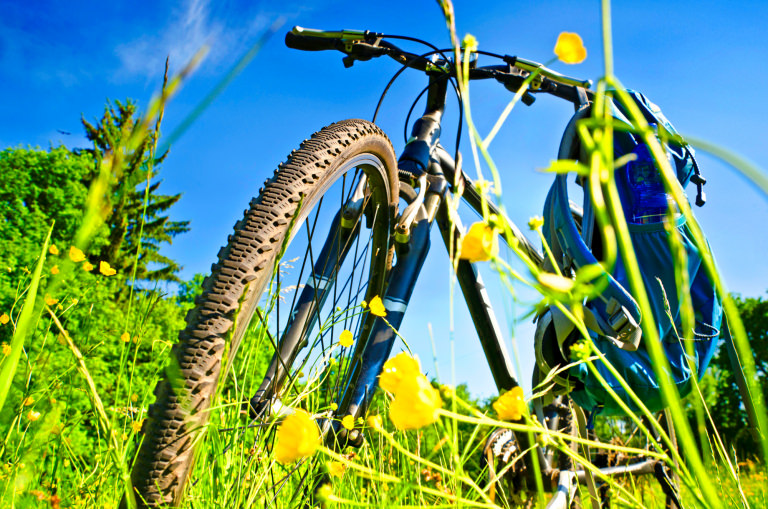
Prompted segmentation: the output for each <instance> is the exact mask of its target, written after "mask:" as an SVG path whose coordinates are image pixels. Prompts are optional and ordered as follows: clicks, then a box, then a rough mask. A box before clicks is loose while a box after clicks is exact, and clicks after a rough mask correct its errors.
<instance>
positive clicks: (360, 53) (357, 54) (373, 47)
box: [341, 37, 389, 69]
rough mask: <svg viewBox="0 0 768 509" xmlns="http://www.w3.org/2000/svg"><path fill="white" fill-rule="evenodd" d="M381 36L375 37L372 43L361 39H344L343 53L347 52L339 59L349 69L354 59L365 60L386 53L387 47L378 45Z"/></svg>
mask: <svg viewBox="0 0 768 509" xmlns="http://www.w3.org/2000/svg"><path fill="white" fill-rule="evenodd" d="M380 42H381V37H377V38H376V39H375V40H374V41H373V42H372V43H369V42H363V41H345V42H344V50H343V51H344V53H346V54H347V56H345V57H344V58H342V59H341V61H342V63H343V64H344V67H346V68H347V69H349V68H350V67H352V65H353V64H354V63H355V61H356V60H359V61H361V62H365V61H367V60H370V59H372V58H376V57H380V56H382V55H386V54H387V53H388V52H389V49H388V48H386V47H384V46H379V43H380Z"/></svg>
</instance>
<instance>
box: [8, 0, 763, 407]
mask: <svg viewBox="0 0 768 509" xmlns="http://www.w3.org/2000/svg"><path fill="white" fill-rule="evenodd" d="M767 10H768V9H766V5H765V4H764V3H762V2H738V3H735V2H728V3H723V2H706V1H704V2H702V1H696V2H693V1H685V2H664V1H647V2H626V1H625V2H616V3H615V5H614V6H613V36H614V55H615V62H616V64H615V70H616V74H617V75H618V76H619V78H620V79H621V80H622V81H623V83H624V84H625V85H626V86H628V87H630V88H634V89H637V90H641V91H642V92H644V93H645V94H646V95H647V96H648V97H650V98H651V99H652V100H653V101H654V102H656V103H658V104H659V105H661V106H662V108H663V109H664V112H665V113H666V115H667V116H668V117H669V118H670V119H671V120H672V122H673V123H674V124H675V126H676V127H677V128H678V130H679V131H680V132H681V133H683V134H684V135H690V136H695V137H697V138H702V139H706V140H708V141H711V142H715V143H718V144H719V145H721V146H723V147H726V148H729V149H731V150H733V151H734V152H736V153H738V154H740V155H741V156H743V157H745V158H747V159H748V160H750V161H752V162H754V163H755V164H756V165H758V166H759V167H761V168H766V167H768V144H767V143H766V142H765V133H766V132H768V129H767V127H768V126H766V119H768V101H767V100H766V98H765V94H764V87H765V83H766V82H768V69H767V68H766V66H767V65H768V64H767V63H768V34H766V32H765V31H764V30H763V28H762V27H761V25H760V24H759V23H758V22H757V21H758V20H764V19H766V15H767V14H768V12H766V11H767ZM0 12H3V16H2V18H0V97H2V100H0V118H3V119H4V122H2V124H1V125H0V148H4V147H8V146H19V145H22V146H26V145H32V146H40V147H42V148H47V147H49V146H51V145H52V146H56V145H59V144H65V145H67V146H68V147H72V148H74V147H84V146H86V145H87V142H86V140H85V138H84V136H83V129H82V127H81V125H80V117H81V115H83V116H85V117H86V118H87V119H89V120H93V119H95V118H98V117H100V115H101V113H102V111H103V108H104V104H105V100H106V99H108V98H109V99H125V98H127V97H131V98H133V99H135V100H137V101H138V103H139V106H140V107H141V108H143V107H146V105H147V104H148V102H149V99H150V97H151V96H152V94H153V93H154V92H156V91H157V89H158V87H159V85H160V82H161V79H162V71H163V62H164V61H165V57H166V55H170V57H171V66H172V68H174V69H178V68H180V67H181V66H182V65H183V64H184V63H185V62H186V60H187V59H188V58H189V57H190V56H191V55H192V54H193V53H194V52H195V51H196V50H197V48H199V47H200V46H201V45H203V44H206V43H207V44H209V45H210V46H211V52H210V54H209V55H208V58H207V59H206V60H205V61H204V63H203V64H202V66H201V67H200V68H199V70H198V72H197V73H196V74H195V75H194V76H193V77H192V78H191V79H190V80H189V82H188V83H186V84H185V86H184V88H183V90H182V92H181V93H180V94H179V95H178V96H177V97H176V98H175V99H174V100H173V102H172V103H171V104H170V105H169V107H168V109H167V111H166V116H165V124H164V133H165V134H168V133H170V132H171V131H172V130H173V129H174V127H175V126H177V125H178V124H179V123H180V122H181V121H182V119H183V118H184V117H185V116H186V115H187V114H189V113H190V112H191V111H192V110H193V108H194V107H195V105H196V104H198V103H199V102H200V100H201V99H202V98H203V97H204V96H205V95H206V94H207V93H208V92H209V91H210V90H211V89H212V88H213V87H214V86H215V84H216V83H217V82H218V81H219V80H221V79H222V77H223V76H224V75H225V74H226V71H227V70H228V69H229V67H231V66H232V65H233V64H234V63H235V62H236V61H237V59H238V58H239V57H240V56H241V55H242V54H244V53H245V52H246V51H247V50H248V48H249V47H250V46H251V45H252V44H253V43H254V42H255V41H256V40H257V39H258V37H259V36H260V34H261V33H262V32H263V30H264V29H265V28H266V27H268V26H270V25H271V24H272V23H274V22H275V21H276V20H277V19H279V18H282V20H283V23H284V25H283V28H282V29H281V30H280V31H279V33H278V34H276V35H275V36H274V37H273V38H272V39H271V40H269V41H268V42H267V44H266V45H265V46H264V47H263V49H262V51H261V52H260V53H259V54H258V55H257V57H256V58H255V59H254V60H253V62H252V63H251V65H250V66H249V67H248V68H247V69H246V70H245V71H244V72H243V73H242V74H241V75H240V76H239V77H238V78H237V79H236V80H235V81H234V82H233V83H232V85H231V86H230V87H229V88H228V89H226V90H225V91H224V92H223V93H222V94H221V96H220V97H219V98H218V100H217V101H216V102H214V103H213V105H212V106H211V107H210V108H209V109H208V110H207V111H206V112H205V113H204V114H203V115H202V117H201V118H200V119H199V120H198V121H197V122H196V123H195V124H193V125H192V127H191V128H190V129H189V130H188V131H187V132H186V133H185V135H184V136H183V137H182V138H180V139H179V140H178V141H177V142H176V143H175V144H174V145H173V147H172V149H171V154H170V156H169V157H168V159H167V161H166V163H165V164H164V165H163V166H162V178H163V179H164V184H163V186H162V188H161V189H164V191H165V192H166V193H176V192H181V193H183V194H184V196H183V198H182V200H181V201H180V202H179V203H178V205H177V206H176V207H175V208H174V210H173V215H174V218H175V219H189V220H191V222H192V224H191V227H192V230H191V232H189V233H187V234H185V235H183V236H181V237H179V238H177V239H176V241H175V242H174V244H173V246H170V247H169V248H168V249H167V250H166V254H168V255H169V256H171V257H172V258H175V259H177V260H179V261H180V262H181V264H182V265H184V271H183V273H182V276H183V277H191V276H192V275H193V274H194V273H197V272H206V271H208V269H209V267H210V264H211V262H212V261H213V259H214V257H215V254H216V252H217V251H218V248H219V246H220V245H221V244H222V243H223V242H225V240H226V236H227V234H228V233H230V231H231V228H232V225H233V224H234V222H235V221H236V220H237V219H238V218H239V217H241V214H242V210H243V209H244V208H245V207H246V206H247V203H248V201H249V199H250V198H251V196H252V195H254V194H255V193H256V192H257V189H258V188H259V186H260V185H261V183H262V182H263V181H264V179H265V178H266V177H267V176H269V175H271V174H272V171H273V169H274V168H275V167H276V165H277V164H278V163H279V162H281V161H282V160H283V159H284V158H285V156H286V155H287V154H288V153H289V152H290V151H291V149H292V148H294V147H295V146H297V145H298V143H299V142H300V141H301V140H303V139H304V138H306V137H308V136H309V135H310V134H311V133H312V132H313V131H316V130H318V129H319V128H321V127H322V126H324V125H327V124H329V123H331V122H333V121H335V120H340V119H343V118H367V119H370V117H371V115H372V113H373V109H374V107H375V104H376V101H377V99H378V96H379V94H380V93H381V91H382V89H383V87H384V85H385V84H386V82H387V80H388V79H389V78H390V76H391V75H392V74H393V73H394V72H395V71H396V70H397V65H396V64H395V63H394V62H392V61H388V60H384V59H379V60H376V61H372V62H358V63H356V64H355V66H354V67H353V68H352V69H344V67H343V65H342V64H341V54H336V53H332V52H321V53H303V52H298V51H295V50H289V49H287V48H285V46H284V45H283V42H282V39H283V37H282V34H283V33H284V32H285V31H286V30H287V29H289V28H290V27H291V26H293V25H301V26H305V27H314V28H323V29H340V28H357V29H370V30H374V31H378V32H384V33H392V34H401V35H411V36H417V37H421V38H423V39H427V40H429V41H431V42H433V43H435V44H438V45H441V46H447V44H448V37H447V31H446V28H445V24H444V22H443V20H442V18H441V15H440V11H439V8H438V6H437V3H436V2H431V1H408V2H406V1H401V0H395V1H391V2H387V3H376V4H374V3H372V2H360V1H355V2H348V1H324V2H297V1H292V0H288V1H284V2H280V3H271V2H260V3H258V2H257V3H254V2H245V1H241V2H213V1H210V0H189V1H181V2H176V3H171V2H162V3H155V2H151V3H150V2H146V1H134V2H126V1H122V0H121V1H114V2H98V3H97V2H83V1H80V2H78V1H73V2H67V3H62V2H54V1H38V2H35V4H34V6H32V4H30V3H28V2H16V1H9V0H0ZM456 15H457V25H458V31H459V34H460V36H461V35H463V34H465V33H467V32H469V33H472V34H473V35H475V36H476V37H477V39H478V41H479V43H480V48H481V49H486V50H489V51H495V52H498V53H507V54H517V55H520V56H524V57H526V58H529V59H533V60H537V61H542V62H543V61H547V60H549V59H550V58H551V57H552V48H553V46H554V42H555V40H556V38H557V35H558V33H559V32H561V31H564V30H565V31H572V32H578V33H579V34H581V35H582V37H583V38H584V41H585V44H586V46H587V48H588V51H589V55H588V58H587V60H586V62H585V63H583V64H580V65H576V66H566V65H564V64H555V65H554V68H555V69H557V70H559V71H561V72H565V73H568V74H571V75H574V76H577V77H582V78H590V79H597V78H598V77H599V76H600V75H601V72H602V48H601V36H600V16H599V2H596V1H590V2H576V1H548V2H519V3H513V2H504V1H500V0H494V1H486V2H483V8H482V9H480V8H478V7H476V3H475V2H468V1H457V2H456ZM481 63H483V61H481ZM485 63H490V61H485ZM406 74H408V75H407V76H404V77H403V79H402V80H401V81H400V82H399V83H398V84H397V85H396V86H395V87H394V89H393V90H392V92H391V93H390V94H389V95H388V97H387V99H386V100H385V103H384V109H383V112H382V114H381V117H380V124H381V125H382V127H383V128H384V129H385V131H387V132H388V133H389V134H390V137H391V138H392V141H393V143H394V145H395V149H396V150H399V149H401V148H402V146H403V139H402V132H403V121H404V115H405V112H407V108H408V107H409V106H410V104H411V102H412V100H413V98H414V97H415V95H416V94H417V93H418V92H419V91H420V90H421V88H422V87H423V86H424V79H423V76H420V75H418V74H417V73H410V74H409V73H406ZM471 97H472V106H473V112H474V114H475V117H476V123H477V125H478V127H479V129H480V131H481V132H482V133H487V132H488V130H489V129H490V127H491V126H492V125H493V122H494V121H495V118H496V116H497V115H498V113H499V112H500V111H501V109H503V107H504V106H505V105H506V103H507V101H509V99H510V94H509V93H507V92H505V91H504V90H503V89H502V88H501V87H500V86H498V85H497V84H495V83H483V84H478V85H476V86H474V85H473V89H472V96H471ZM449 108H450V109H451V111H449V112H448V113H447V117H446V122H445V127H444V144H445V145H446V146H452V142H453V133H452V126H453V125H455V119H456V116H455V111H456V110H455V105H454V104H450V105H449ZM571 112H572V110H571V109H570V108H569V107H568V105H567V104H565V103H562V102H558V101H556V100H554V99H550V98H546V97H543V98H540V99H539V100H538V101H537V102H536V104H534V106H533V107H530V108H526V107H523V106H520V107H518V108H516V109H515V111H514V112H513V114H512V116H511V118H510V119H509V121H508V122H507V123H506V124H505V126H504V128H503V129H502V130H501V132H500V134H499V136H498V137H497V138H496V140H495V141H494V143H493V145H492V146H491V153H492V155H493V156H494V159H495V161H496V163H497V165H498V166H499V167H500V169H501V170H502V172H503V174H504V177H503V182H502V185H503V192H504V197H505V198H504V199H505V205H506V207H507V210H508V211H509V214H510V216H511V217H512V219H513V220H515V221H518V222H520V223H521V224H523V225H524V224H525V223H526V222H527V220H528V218H529V217H530V216H533V215H536V214H541V206H542V204H543V201H544V197H545V194H546V190H547V188H548V186H549V185H550V183H551V177H549V176H546V175H543V174H541V173H540V172H537V171H536V170H537V169H539V168H542V167H545V166H547V165H548V163H549V162H550V160H551V159H553V158H554V157H555V155H556V153H557V146H558V143H559V138H560V135H561V133H562V130H563V128H564V126H565V124H566V122H567V121H568V119H569V117H570V115H571ZM449 126H450V127H449ZM65 133H68V134H65ZM465 138H466V137H465ZM463 150H464V152H465V155H466V156H469V152H468V147H463ZM465 160H466V161H468V162H467V167H468V169H469V171H470V173H472V172H474V168H472V167H471V164H470V163H469V161H470V158H469V157H466V158H465ZM699 163H700V166H701V167H702V171H703V173H704V175H705V176H706V178H707V179H708V181H709V183H708V184H707V186H706V191H707V195H708V203H707V205H706V206H705V207H704V208H702V209H697V210H696V214H697V217H698V218H699V219H700V221H701V223H702V224H703V226H704V229H705V231H706V232H707V233H708V236H709V239H710V243H711V244H712V246H713V248H714V251H715V254H716V256H717V259H718V262H719V265H720V267H721V269H722V272H723V273H724V275H725V278H726V281H727V284H728V287H729V288H730V289H731V290H733V291H737V292H740V293H742V294H744V295H748V296H758V295H764V294H765V291H766V290H767V289H768V263H766V262H765V254H766V252H768V235H766V226H765V225H766V223H768V204H767V203H768V202H766V200H765V197H764V196H763V195H762V194H760V193H759V192H758V191H757V190H756V189H755V188H754V187H752V186H750V185H749V184H747V183H746V181H745V180H744V178H742V177H740V176H739V175H738V174H737V173H735V172H734V171H733V170H732V169H730V168H729V167H727V166H725V165H723V164H722V163H721V162H719V161H718V160H716V159H714V158H712V157H709V156H707V155H706V154H705V153H703V152H702V151H699ZM433 246H434V247H435V249H434V250H433V253H432V254H431V255H430V256H431V258H430V261H429V263H428V264H427V266H428V269H427V270H426V272H425V274H424V281H425V283H424V284H422V285H420V286H419V287H418V288H417V290H416V293H415V295H414V305H412V307H411V309H410V310H409V312H411V315H410V319H409V316H406V322H405V324H404V326H403V333H404V334H405V335H406V337H407V338H408V339H409V342H410V343H411V344H412V345H416V350H417V352H419V353H420V355H421V357H422V359H423V364H424V365H425V366H426V367H428V368H429V369H430V371H434V368H431V366H432V364H431V362H430V359H431V348H430V346H429V339H428V337H429V336H428V329H427V325H428V324H432V327H433V335H434V339H435V342H436V344H437V345H438V351H439V352H440V353H439V355H438V357H439V362H440V372H441V375H442V377H443V380H444V381H450V375H449V373H450V363H451V358H453V359H455V361H456V362H455V363H456V366H457V367H456V380H457V381H458V382H462V381H468V382H469V383H470V388H471V389H472V390H473V392H475V393H479V394H484V395H488V394H491V393H492V392H493V389H492V382H491V379H490V375H489V374H488V373H487V372H486V371H487V370H486V368H485V367H484V361H483V358H482V353H481V352H480V349H479V345H478V344H477V340H476V337H475V336H474V335H473V334H474V333H473V331H472V328H471V325H470V324H469V322H468V320H467V318H466V312H465V310H464V308H463V304H460V301H459V302H457V305H456V310H455V315H454V319H455V324H456V325H455V331H454V333H453V335H452V337H453V339H454V346H453V350H451V348H450V342H449V341H448V338H449V337H451V335H450V334H449V331H448V328H447V326H446V325H445V324H447V323H448V316H449V315H448V300H447V298H446V297H445V296H446V295H447V294H448V290H449V288H448V283H447V276H448V274H449V272H448V271H449V269H448V263H447V259H446V257H445V256H444V253H443V248H442V245H441V242H440V241H439V240H438V239H437V238H435V239H433ZM489 279H490V276H489V275H487V276H486V280H489ZM521 298H522V299H523V300H526V299H529V298H530V297H526V296H525V294H523V295H522V297H521ZM499 299H500V300H503V301H504V302H501V306H500V307H501V309H500V310H499V312H500V314H503V315H504V316H505V322H506V324H505V327H506V328H507V329H508V330H509V331H510V338H511V336H513V335H514V337H515V338H516V344H517V348H518V350H519V352H520V355H521V358H522V359H531V348H530V344H531V335H532V328H531V326H530V325H528V324H520V325H519V326H513V325H511V323H512V322H513V320H512V318H513V317H514V316H518V315H521V314H523V313H524V312H525V310H526V305H525V303H522V304H518V305H517V306H515V305H514V304H513V303H512V302H509V299H501V297H499ZM414 314H418V315H419V318H415V316H414ZM510 341H511V339H510ZM510 348H511V344H510ZM452 351H453V353H451V352H452ZM520 365H521V372H522V375H521V378H522V379H523V380H524V382H525V381H527V379H528V378H529V376H530V375H529V374H528V373H529V372H530V362H529V361H525V360H523V361H521V362H520Z"/></svg>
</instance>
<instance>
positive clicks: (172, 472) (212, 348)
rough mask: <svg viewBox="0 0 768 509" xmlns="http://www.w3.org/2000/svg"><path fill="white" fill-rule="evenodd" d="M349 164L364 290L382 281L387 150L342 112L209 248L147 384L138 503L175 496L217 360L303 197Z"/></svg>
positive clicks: (390, 174) (301, 209) (213, 384)
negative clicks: (183, 316) (362, 201)
mask: <svg viewBox="0 0 768 509" xmlns="http://www.w3.org/2000/svg"><path fill="white" fill-rule="evenodd" d="M360 161H362V163H361V162H360ZM350 170H354V171H355V172H356V174H358V175H359V174H360V170H361V171H362V173H364V174H365V178H366V179H367V189H366V196H367V197H368V204H367V207H368V208H369V209H370V208H371V207H375V208H376V212H375V213H373V214H371V215H372V218H371V217H366V219H367V220H368V221H369V225H368V226H369V228H370V232H371V233H370V239H369V243H370V244H371V246H370V253H369V255H368V256H369V257H370V264H369V266H370V269H369V272H368V275H367V276H368V283H367V285H364V287H365V292H366V298H370V296H373V295H377V294H379V293H380V292H381V291H383V284H384V278H385V275H386V271H387V269H388V268H389V265H391V257H392V251H391V250H390V248H389V229H390V221H391V217H392V216H393V214H394V213H395V211H396V207H397V201H398V192H397V186H398V180H397V162H396V156H395V154H394V152H393V149H392V145H391V143H390V141H389V139H388V138H387V137H386V135H385V134H384V133H383V132H382V131H381V130H380V129H379V128H378V127H377V126H375V125H374V124H371V123H370V122H367V121H364V120H346V121H342V122H338V123H335V124H332V125H330V126H328V127H325V128H323V129H322V130H320V131H319V132H317V133H315V134H314V135H313V136H312V137H311V138H310V139H308V140H305V141H304V142H303V143H302V144H301V147H300V148H299V149H298V150H295V151H293V152H292V153H291V154H290V155H289V157H288V159H287V161H286V162H285V163H283V164H281V165H279V168H278V169H277V170H276V171H275V174H274V176H273V177H272V178H271V179H269V180H268V181H267V182H266V183H265V186H264V187H263V188H262V190H261V191H260V195H259V196H258V197H257V198H255V199H254V200H252V201H251V203H250V207H249V208H248V209H247V210H246V211H245V213H244V218H243V219H242V220H240V221H238V222H237V224H236V225H235V228H234V229H235V233H234V235H231V236H230V237H229V242H228V244H227V245H226V246H225V247H224V248H222V250H221V251H220V252H219V261H218V263H216V264H214V265H213V267H212V274H211V275H210V276H209V277H208V278H206V279H205V282H204V283H203V293H202V295H201V296H200V297H198V299H197V300H196V306H195V307H194V308H193V309H192V310H191V311H190V312H189V314H188V315H187V326H186V328H185V329H184V330H183V331H181V333H180V334H179V341H178V343H177V344H176V345H175V346H174V349H173V355H172V361H171V367H170V368H169V369H167V370H166V374H165V375H164V377H163V379H162V380H161V381H160V382H159V383H158V385H157V387H156V389H155V395H156V401H155V403H154V405H152V406H151V407H150V410H149V413H148V416H147V419H146V420H145V423H144V426H143V429H142V434H143V442H142V444H141V446H140V449H139V452H138V454H137V457H136V460H135V462H134V465H133V468H132V469H131V480H132V483H133V486H134V490H135V494H136V501H137V503H138V505H139V507H145V506H146V507H156V506H165V505H177V504H179V503H180V501H181V499H182V497H183V493H184V490H185V483H186V482H187V479H188V477H189V475H190V469H191V467H192V464H193V461H194V457H195V454H194V452H195V451H194V449H195V446H196V445H197V444H198V443H200V438H201V431H202V430H204V428H205V426H206V423H207V420H208V417H209V413H210V407H211V404H212V401H211V400H212V399H213V398H214V396H215V395H216V392H217V385H218V384H219V382H220V378H221V379H223V376H222V365H223V364H224V363H225V361H226V363H227V364H228V363H229V362H230V360H231V357H232V356H233V355H234V351H236V350H237V346H238V342H239V340H240V338H242V336H243V334H244V333H245V330H246V328H247V326H248V323H249V322H250V321H251V319H252V317H253V316H254V314H255V312H256V310H257V306H258V305H259V302H260V299H261V296H262V293H263V292H264V291H265V289H267V287H268V286H270V284H271V283H270V282H273V273H274V272H275V271H276V269H277V273H278V275H277V277H278V278H279V277H280V272H281V269H280V266H279V263H280V256H281V255H282V254H283V252H284V250H285V248H286V246H287V245H288V243H289V242H290V241H291V240H292V238H293V237H294V236H295V235H296V233H297V232H298V230H299V229H301V228H302V223H303V221H304V220H305V219H308V216H309V214H310V211H311V210H312V209H313V207H315V205H317V204H318V203H320V204H322V200H323V196H324V194H325V193H326V192H327V191H329V188H330V186H331V185H332V184H334V182H336V185H337V186H338V185H339V184H338V182H339V181H340V179H342V178H345V179H346V177H345V175H346V173H347V172H348V171H350ZM350 187H352V186H350ZM317 208H318V211H317V212H316V216H315V221H317V215H319V214H320V211H319V205H318V207H317ZM337 209H338V207H337ZM369 211H370V210H368V211H367V212H366V214H368V212H369ZM361 215H362V214H361ZM358 221H361V218H360V217H358ZM371 221H372V223H371ZM307 231H309V227H308V226H307ZM310 242H311V238H310ZM308 249H311V248H310V247H308ZM305 256H306V255H305ZM356 256H357V254H356ZM363 263H365V262H363ZM302 270H303V269H302ZM299 277H301V276H299ZM270 288H271V286H270ZM350 288H351V286H350ZM350 293H351V292H350ZM358 293H359V291H358ZM278 316H279V315H278ZM278 328H279V324H278ZM307 334H308V332H307ZM230 343H234V344H230ZM228 348H229V352H227V349H228ZM225 357H226V359H225ZM273 362H275V361H274V360H273ZM122 505H123V506H124V505H125V504H122Z"/></svg>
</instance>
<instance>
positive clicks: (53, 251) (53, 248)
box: [48, 244, 59, 256]
mask: <svg viewBox="0 0 768 509" xmlns="http://www.w3.org/2000/svg"><path fill="white" fill-rule="evenodd" d="M48 252H49V253H51V254H52V255H53V256H56V255H57V254H59V248H58V247H56V244H51V247H49V248H48Z"/></svg>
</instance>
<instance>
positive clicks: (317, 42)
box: [285, 32, 339, 51]
mask: <svg viewBox="0 0 768 509" xmlns="http://www.w3.org/2000/svg"><path fill="white" fill-rule="evenodd" d="M338 44H339V40H338V39H331V38H328V37H315V36H311V35H297V34H295V33H293V32H288V33H287V34H285V45H286V46H288V47H289V48H293V49H300V50H302V51H323V50H329V49H337V48H338Z"/></svg>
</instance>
